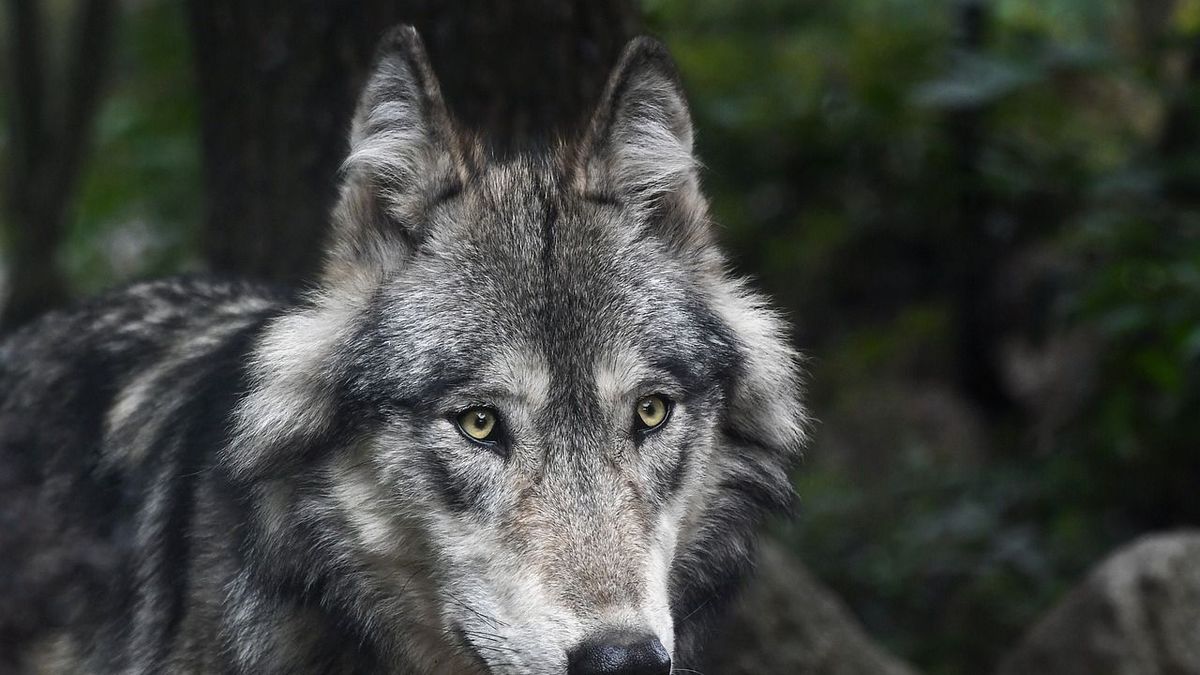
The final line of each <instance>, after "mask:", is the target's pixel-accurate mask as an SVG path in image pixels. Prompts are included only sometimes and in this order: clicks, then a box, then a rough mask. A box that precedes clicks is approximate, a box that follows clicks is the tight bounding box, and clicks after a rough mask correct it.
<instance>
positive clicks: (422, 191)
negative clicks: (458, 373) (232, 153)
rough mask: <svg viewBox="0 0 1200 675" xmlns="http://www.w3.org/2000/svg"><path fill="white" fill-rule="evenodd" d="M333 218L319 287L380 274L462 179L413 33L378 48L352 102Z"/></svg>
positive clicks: (437, 91)
mask: <svg viewBox="0 0 1200 675" xmlns="http://www.w3.org/2000/svg"><path fill="white" fill-rule="evenodd" d="M342 171H343V174H344V176H345V178H344V182H343V184H342V191H341V197H340V199H339V201H338V205H337V207H336V208H335V210H334V214H333V226H334V239H333V242H332V243H333V245H332V247H331V249H332V255H331V258H330V260H329V264H328V265H327V267H326V274H325V277H326V279H327V280H335V279H340V278H345V277H347V276H358V275H361V274H362V273H363V272H364V271H365V272H374V271H378V270H380V269H387V268H388V267H390V266H394V265H396V264H398V262H399V261H400V260H403V259H404V252H405V251H406V250H407V249H409V248H411V247H412V244H413V242H414V241H415V240H419V239H420V238H421V237H423V236H424V233H423V232H422V231H421V228H422V223H423V222H424V218H423V217H422V216H423V214H424V213H425V211H426V210H427V209H428V208H429V205H430V204H431V203H433V202H434V201H436V199H437V198H438V196H439V195H441V194H445V193H446V192H447V191H448V190H449V189H451V188H452V187H453V186H456V185H460V184H461V183H462V182H463V181H464V180H465V179H466V176H467V172H468V169H467V158H466V155H465V153H464V151H463V144H462V142H461V140H460V139H459V136H458V133H457V131H456V129H455V127H454V123H453V121H452V119H451V117H450V113H449V111H448V110H447V108H446V104H445V101H443V99H442V94H441V88H440V87H439V85H438V82H437V77H436V76H435V75H434V72H433V68H432V66H430V64H429V57H428V56H427V55H426V52H425V47H424V45H423V44H422V42H421V38H420V36H419V35H418V34H417V31H416V30H415V29H414V28H412V27H411V26H401V27H399V28H396V29H393V30H392V31H390V32H389V33H388V34H387V35H386V36H385V37H384V38H383V40H382V41H381V42H380V46H379V50H378V53H377V56H376V59H375V66H374V68H373V70H372V73H371V75H370V77H369V78H368V80H367V83H366V86H364V87H363V91H362V94H361V96H360V97H359V101H358V106H357V108H356V110H355V113H354V120H353V123H352V128H351V133H350V154H349V156H348V157H347V158H346V161H345V162H344V163H343V166H342Z"/></svg>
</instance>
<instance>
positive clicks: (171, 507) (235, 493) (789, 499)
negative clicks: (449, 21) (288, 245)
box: [0, 27, 808, 675]
mask: <svg viewBox="0 0 1200 675" xmlns="http://www.w3.org/2000/svg"><path fill="white" fill-rule="evenodd" d="M485 147H486V146H485V145H484V144H483V142H482V141H481V140H480V139H478V138H475V137H473V136H472V135H471V134H469V133H467V132H465V131H463V130H462V129H460V128H459V127H458V126H457V125H456V123H455V121H454V120H453V118H452V117H451V115H450V114H449V112H448V108H447V106H446V103H445V102H444V101H443V99H442V97H441V95H440V93H439V86H438V83H437V81H436V79H435V77H434V74H433V70H432V69H431V67H430V64H429V60H428V58H427V56H426V54H425V51H424V49H423V47H422V43H421V40H420V38H419V37H418V35H417V33H416V32H415V31H414V30H413V29H412V28H407V27H402V28H399V29H396V30H393V31H392V32H391V33H389V35H388V37H387V38H386V39H385V40H384V42H383V45H382V46H381V48H380V51H379V55H378V57H377V61H376V65H375V66H374V70H373V72H372V74H371V75H370V77H369V79H368V81H367V84H366V86H365V89H364V90H363V93H362V95H361V98H360V101H359V103H358V106H357V109H356V112H355V114H354V120H353V124H352V130H351V134H350V151H349V156H348V158H347V159H346V161H345V165H344V169H343V174H342V187H341V191H340V197H339V201H338V203H337V205H336V207H335V209H334V211H333V214H332V218H331V221H332V222H331V235H330V244H329V246H328V250H327V251H326V261H325V263H324V266H323V267H322V269H321V271H320V273H319V276H318V277H317V279H316V280H315V281H314V282H313V284H312V285H311V287H309V288H308V289H307V290H304V291H302V292H292V291H287V290H282V291H281V290H279V289H274V288H270V287H266V286H262V285H257V284H253V283H248V282H240V281H231V280H214V279H207V278H200V277H193V278H180V279H170V280H165V281H156V282H143V283H136V284H134V285H132V286H129V287H127V288H125V289H122V290H118V291H115V292H111V293H109V294H107V295H104V296H102V297H99V298H97V299H94V300H92V301H91V302H88V303H86V304H83V305H82V306H79V307H77V308H74V309H70V310H66V311H60V312H56V313H53V314H51V315H48V316H46V317H44V318H43V319H42V320H40V321H39V322H38V323H36V324H35V325H33V326H31V327H28V328H26V329H23V330H22V331H20V332H18V333H17V334H15V335H14V336H13V337H11V338H10V339H9V340H7V341H6V342H5V343H4V344H3V346H2V347H0V500H2V501H0V504H2V506H0V518H3V522H2V523H0V525H2V527H0V669H3V670H6V671H16V672H71V673H118V672H119V673H158V672H170V673H210V672H228V673H359V672H380V673H388V672H393V673H493V674H497V675H500V674H508V673H513V674H516V673H528V674H538V675H540V674H546V675H551V674H553V675H564V674H567V675H587V674H597V673H605V674H616V673H625V674H643V673H644V674H665V673H669V672H672V669H673V668H676V669H681V670H682V669H683V668H684V667H686V665H687V664H693V663H695V662H696V661H695V660H694V659H696V658H697V657H698V655H699V653H700V651H701V650H700V647H701V645H702V643H703V641H704V640H705V637H704V636H705V631H706V627H707V626H710V625H712V623H713V621H714V620H716V619H718V618H719V617H720V616H721V615H722V613H723V611H724V610H725V609H726V607H727V606H728V604H729V602H730V599H731V598H732V597H734V595H735V593H736V589H737V588H738V586H739V582H740V581H741V580H742V579H744V578H745V577H746V575H747V573H748V572H749V570H750V569H751V566H752V561H753V559H754V549H755V544H754V542H755V531H756V529H758V526H759V524H760V522H761V521H762V520H763V519H764V518H765V517H767V516H768V515H770V514H773V513H786V512H788V511H789V510H790V508H791V505H792V503H793V498H794V497H793V490H792V486H791V482H790V479H789V471H790V469H791V468H792V467H793V465H794V464H795V462H796V461H797V458H798V456H799V453H800V451H801V449H802V446H803V445H804V442H805V438H806V433H807V428H808V418H807V415H806V411H805V407H804V405H803V404H802V401H801V399H802V384H803V383H802V362H801V358H800V357H799V355H798V353H797V352H796V351H795V350H794V349H793V348H792V347H791V346H789V341H788V337H787V333H788V328H787V325H786V323H785V322H784V321H783V319H782V318H781V317H780V315H779V314H778V313H777V312H776V311H775V310H773V309H771V307H770V306H769V303H768V301H767V300H766V299H765V298H764V297H762V296H761V295H760V294H758V293H757V292H755V291H754V290H752V289H751V288H750V286H749V285H748V283H747V282H746V281H745V280H743V279H742V278H740V277H738V276H736V275H734V274H733V273H732V272H731V271H730V269H729V265H728V263H727V259H726V257H725V255H724V254H723V253H722V252H721V250H720V248H719V247H718V245H717V242H716V233H715V228H714V226H713V225H712V223H711V222H710V218H709V215H708V211H707V207H706V201H705V198H704V196H703V194H702V192H701V189H700V183H699V164H698V161H697V159H696V157H695V154H694V152H693V127H692V122H691V118H690V113H689V109H688V105H687V102H686V99H685V97H684V94H683V89H682V86H681V83H680V79H679V76H678V74H677V71H676V69H675V66H674V65H673V63H672V61H671V59H670V57H669V56H668V54H667V52H666V50H665V48H664V47H663V46H662V45H661V44H659V43H658V42H655V41H653V40H652V39H649V38H639V39H635V40H634V41H633V42H631V43H630V44H629V45H628V46H627V48H626V49H625V50H624V52H623V54H622V55H621V57H620V59H619V62H618V63H617V65H616V66H615V68H614V70H613V72H612V74H611V77H610V79H609V81H608V83H607V85H606V88H605V90H604V92H603V94H602V96H601V98H600V101H599V103H598V105H597V107H596V109H595V112H594V115H593V116H592V117H591V121H590V123H589V124H588V125H587V126H586V130H585V131H583V132H582V133H580V134H579V137H578V138H576V139H571V140H568V141H563V142H556V143H552V144H548V145H547V147H546V148H545V149H543V150H537V151H532V150H531V151H528V152H524V153H520V154H518V155H517V156H511V157H504V158H495V157H491V156H490V155H489V153H488V152H487V151H486V150H485V149H484V148H485Z"/></svg>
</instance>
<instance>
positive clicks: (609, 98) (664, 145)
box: [575, 37, 708, 243]
mask: <svg viewBox="0 0 1200 675" xmlns="http://www.w3.org/2000/svg"><path fill="white" fill-rule="evenodd" d="M692 136H693V132H692V118H691V114H690V113H689V111H688V104H687V99H686V97H685V95H684V92H683V85H682V83H681V81H680V79H679V72H678V71H677V70H676V68H675V64H674V62H673V61H672V60H671V57H670V55H669V54H668V53H667V49H666V47H665V46H663V44H662V43H660V42H658V41H657V40H654V39H652V38H648V37H639V38H635V39H634V40H632V41H631V42H630V43H629V45H628V46H626V47H625V50H624V51H623V52H622V54H621V57H620V59H619V60H618V61H617V65H616V67H614V68H613V72H612V75H610V76H609V79H608V84H607V85H606V86H605V88H604V93H603V95H602V96H601V98H600V104H599V106H598V107H597V108H596V112H595V113H594V115H593V116H592V120H591V123H590V124H589V125H588V129H587V132H586V134H585V135H584V139H583V142H582V144H581V145H580V147H579V158H578V160H577V162H576V168H575V171H576V173H575V181H576V187H577V188H578V189H579V190H581V191H582V192H583V193H584V194H587V195H591V196H594V197H600V198H604V199H611V200H615V201H617V202H620V203H622V204H623V205H625V206H627V207H631V208H632V209H633V210H634V212H635V214H636V215H637V216H638V217H639V220H643V221H645V220H654V221H656V222H657V224H658V225H659V226H662V227H666V228H668V229H669V230H673V232H671V234H673V235H676V238H675V239H674V241H679V239H678V237H679V236H682V237H683V241H684V243H690V242H691V241H692V240H694V239H696V238H697V237H699V238H700V239H702V240H703V241H707V240H708V237H707V226H706V224H705V221H706V216H705V208H706V207H705V203H704V199H703V197H702V196H701V194H700V189H699V182H698V177H697V168H698V165H697V162H696V158H695V156H694V155H693V153H692Z"/></svg>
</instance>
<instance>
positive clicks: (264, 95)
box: [0, 0, 1200, 673]
mask: <svg viewBox="0 0 1200 675" xmlns="http://www.w3.org/2000/svg"><path fill="white" fill-rule="evenodd" d="M4 1H5V4H4V6H3V8H2V9H0V20H2V21H3V22H4V24H3V30H0V40H2V41H3V42H2V44H0V47H2V48H0V69H2V71H3V73H4V76H5V78H6V79H5V80H4V85H3V87H0V122H2V124H0V172H2V178H3V181H4V182H3V187H4V190H3V197H4V199H3V210H2V211H0V225H2V232H3V239H2V243H0V247H2V248H0V272H2V273H3V274H2V275H0V279H2V280H0V291H2V292H3V297H4V298H5V302H4V303H3V305H2V307H3V310H2V312H0V331H2V330H8V329H11V328H13V327H15V326H17V325H19V324H20V323H22V322H24V321H27V320H28V319H30V318H31V317H33V316H36V315H37V314H38V313H40V312H42V311H44V310H46V309H48V308H51V307H54V306H58V305H61V304H63V303H65V302H67V301H69V300H70V299H72V298H77V297H82V296H86V295H88V294H91V293H94V292H96V291H98V290H100V289H103V288H107V287H110V286H113V285H115V284H118V283H121V282H124V281H126V280H130V279H135V278H142V277H147V276H155V275H162V274H170V273H177V272H181V271H197V270H209V271H216V272H222V273H236V274H248V275H252V276H258V277H265V278H270V279H276V280H283V281H290V282H302V281H303V280H304V279H306V278H307V276H308V275H309V274H310V273H311V272H312V270H313V267H314V265H315V263H316V261H317V259H318V255H319V250H320V248H319V247H320V241H321V237H322V234H323V227H324V223H325V217H326V211H327V209H328V206H329V204H330V201H331V199H332V196H333V189H334V185H335V183H334V176H335V173H336V170H337V166H338V164H339V162H340V161H341V158H342V155H343V153H344V151H345V145H344V143H345V141H344V136H345V132H346V127H347V119H348V116H349V112H350V108H351V105H352V102H353V98H354V95H355V93H356V90H357V88H358V86H359V85H360V84H361V82H362V78H363V76H364V74H365V73H364V69H365V68H366V66H367V64H368V63H369V61H370V57H371V54H372V53H373V51H374V45H375V39H376V37H377V36H378V35H379V34H380V33H381V32H382V31H383V30H384V29H385V28H386V27H388V26H390V25H392V24H394V23H396V22H399V21H406V22H411V23H414V24H416V25H417V26H418V28H419V29H421V31H422V34H423V35H424V37H425V39H426V41H427V43H428V44H429V48H430V52H431V55H432V58H433V61H434V65H435V68H436V69H437V70H438V72H439V75H440V77H441V78H442V79H443V82H444V84H445V89H446V92H447V98H448V99H449V103H450V105H451V107H452V108H453V109H454V110H455V112H456V114H457V115H458V116H459V117H460V118H461V119H462V120H464V121H465V122H466V123H468V124H469V125H471V126H474V127H477V128H480V129H485V130H489V131H490V132H492V133H493V134H494V135H496V136H497V137H499V138H502V139H505V141H504V146H503V147H501V148H500V151H501V152H504V151H507V150H511V149H513V148H515V147H518V146H520V145H521V144H523V143H525V142H527V141H530V140H532V139H534V138H535V137H536V136H538V135H540V134H542V133H544V132H545V131H546V130H548V129H554V130H555V132H556V133H568V132H569V131H570V129H572V128H573V127H574V126H575V125H577V124H578V123H579V121H580V117H581V116H582V115H583V114H584V113H585V112H586V111H587V108H588V106H589V105H590V103H591V101H592V98H593V97H594V96H595V95H596V92H597V91H598V88H599V86H600V85H601V84H602V82H603V79H604V77H605V75H606V74H607V68H608V66H609V65H610V64H611V63H612V61H613V59H614V58H615V55H616V53H617V52H618V51H619V49H620V47H621V46H622V44H623V43H624V41H625V40H626V39H627V38H628V37H630V36H632V35H635V34H638V33H640V32H649V33H652V34H656V35H658V36H660V37H662V38H663V39H664V40H665V41H666V42H667V44H668V45H669V46H670V48H671V50H672V52H673V53H674V55H675V57H676V59H677V60H678V62H679V66H680V68H681V70H682V73H683V77H684V80H685V83H686V85H687V88H688V90H689V92H690V95H691V99H692V103H693V113H694V116H695V118H696V125H697V128H698V144H699V150H700V154H701V156H702V158H703V160H704V162H705V164H706V171H705V179H706V186H707V190H708V192H709V194H710V195H711V197H712V198H713V201H714V211H715V214H716V216H717V220H718V221H719V222H720V223H721V225H722V227H723V233H722V236H723V239H724V241H725V242H726V243H727V245H728V247H729V249H730V250H731V252H732V253H733V257H734V260H735V261H736V263H737V265H738V267H739V269H740V270H742V271H744V272H746V273H749V274H752V275H754V276H755V278H756V279H757V283H758V285H760V286H761V287H762V288H764V289H765V290H767V291H769V292H770V293H771V294H772V295H773V296H774V297H775V298H776V299H777V301H778V303H779V304H780V305H781V306H782V307H784V308H785V309H786V310H787V312H788V313H789V315H790V316H791V317H792V319H793V321H794V324H795V329H796V330H795V341H796V343H797V344H798V345H799V346H800V347H801V348H802V349H804V350H805V351H806V352H807V353H809V354H810V355H811V356H812V360H811V393H810V400H811V403H812V406H813V408H814V410H815V413H816V416H817V417H818V418H819V420H820V426H819V427H818V430H817V435H816V443H815V445H814V447H813V448H811V450H810V451H809V453H808V456H807V460H806V463H805V466H804V467H803V468H802V470H801V471H800V472H799V473H798V474H797V476H796V484H797V487H798V489H799V492H800V494H801V498H802V505H801V513H800V518H799V520H798V521H797V522H796V523H795V524H792V525H788V526H783V525H781V526H780V527H779V528H777V532H776V536H777V538H778V539H780V540H781V541H783V542H785V543H786V545H787V546H788V547H789V549H790V550H792V551H794V552H796V553H797V554H798V555H799V556H800V557H801V558H802V559H803V560H804V562H805V563H806V564H807V565H808V566H809V567H810V568H811V569H812V570H813V571H814V572H815V574H816V575H817V576H818V577H820V578H821V579H822V580H823V581H824V582H825V583H826V584H828V585H830V586H831V587H832V588H833V589H835V590H836V591H837V592H838V593H840V594H841V596H842V597H843V598H844V599H845V601H846V602H847V603H848V604H849V606H850V607H851V608H852V609H853V611H854V613H855V614H856V615H857V617H858V618H859V619H860V620H861V621H863V622H864V624H865V625H866V626H867V628H868V630H869V632H870V633H871V634H872V635H873V636H874V637H876V638H877V639H879V640H881V641H882V642H883V643H884V644H886V645H887V646H889V647H891V648H892V649H893V650H894V651H896V652H897V653H899V654H900V655H902V656H903V657H905V658H906V659H907V660H909V661H911V662H912V663H914V664H916V665H917V666H919V667H920V668H922V669H923V670H925V671H926V672H930V673H973V672H982V671H984V670H987V669H988V668H990V667H991V666H992V664H994V663H995V662H996V660H997V659H998V658H999V657H1000V655H1001V654H1002V653H1003V652H1004V651H1005V650H1006V649H1009V648H1010V647H1011V646H1012V645H1013V644H1014V643H1015V642H1016V641H1017V639H1018V638H1019V637H1020V635H1021V633H1022V632H1023V631H1024V630H1025V629H1026V628H1027V627H1028V626H1029V625H1030V623H1031V622H1032V621H1033V620H1034V619H1035V618H1036V617H1037V616H1038V615H1039V614H1040V613H1042V612H1043V611H1044V610H1046V609H1047V608H1048V607H1049V606H1051V604H1052V603H1054V602H1055V601H1056V600H1057V599H1059V598H1060V597H1061V595H1062V594H1063V592H1064V591H1065V590H1066V589H1067V588H1069V587H1070V586H1071V585H1073V584H1075V583H1076V582H1077V581H1078V580H1079V578H1080V576H1081V575H1082V574H1083V572H1084V571H1085V570H1086V569H1087V567H1088V566H1089V565H1091V564H1093V563H1094V562H1095V561H1097V560H1098V559H1100V558H1101V557H1102V556H1103V555H1104V554H1105V553H1107V552H1109V551H1110V550H1112V549H1113V548H1115V547H1117V546H1119V545H1121V544H1124V543H1126V542H1128V541H1130V540H1131V539H1133V538H1134V537H1136V536H1138V535H1139V534H1141V533H1145V532H1148V531H1155V530H1162V529H1168V528H1173V527H1179V526H1183V525H1192V526H1195V525H1198V524H1200V0H991V1H986V2H985V1H983V0H975V1H972V0H838V1H837V2H826V1H824V0H757V1H754V2H749V1H744V2H724V1H719V0H691V1H687V0H646V1H645V2H641V3H633V2H611V3H610V2H605V3H601V2H587V3H585V2H579V3H565V2H549V1H546V0H543V1H536V0H528V1H525V2H516V3H505V4H501V3H491V2H482V1H468V2H459V3H439V2H435V1H434V0H428V1H420V0H412V1H403V0H391V1H384V0H364V1H361V2H349V1H334V0H330V1H327V2H317V1H315V0H304V1H298V2H288V1H285V0H257V1H239V0H208V1H206V0H192V1H191V2H177V1H176V2H173V1H170V0H123V1H120V2H117V1H115V0H4Z"/></svg>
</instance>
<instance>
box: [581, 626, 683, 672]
mask: <svg viewBox="0 0 1200 675" xmlns="http://www.w3.org/2000/svg"><path fill="white" fill-rule="evenodd" d="M567 662H568V667H567V673H568V674H569V675H669V674H670V672H671V655H670V654H668V653H667V650H666V648H664V647H663V644H662V643H661V642H659V641H658V638H656V637H654V636H653V635H648V634H646V633H632V632H629V631H621V632H616V633H605V634H604V635H601V636H599V637H597V638H595V639H592V640H588V641H587V642H584V643H583V644H581V645H579V646H578V647H576V648H575V649H572V650H571V652H570V653H569V654H567Z"/></svg>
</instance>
